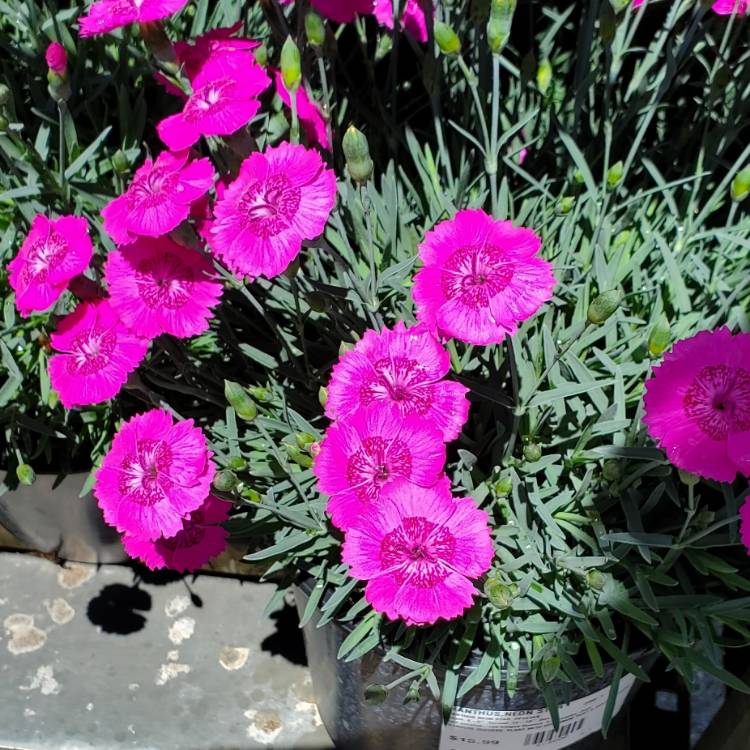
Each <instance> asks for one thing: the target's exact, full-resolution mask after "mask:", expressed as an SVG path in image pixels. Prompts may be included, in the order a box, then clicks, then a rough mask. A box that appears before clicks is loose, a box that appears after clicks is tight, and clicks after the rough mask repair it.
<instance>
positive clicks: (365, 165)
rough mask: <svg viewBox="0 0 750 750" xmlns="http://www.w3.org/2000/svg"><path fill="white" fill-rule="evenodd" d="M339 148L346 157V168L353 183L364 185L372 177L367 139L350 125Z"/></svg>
mask: <svg viewBox="0 0 750 750" xmlns="http://www.w3.org/2000/svg"><path fill="white" fill-rule="evenodd" d="M341 148H342V150H343V151H344V156H345V157H346V168H347V170H348V172H349V174H350V175H351V178H352V179H353V180H354V181H355V182H359V183H364V182H367V180H369V179H370V176H371V175H372V168H373V164H372V159H371V158H370V146H369V145H368V143H367V137H366V136H365V134H364V133H363V132H362V131H361V130H357V128H355V127H354V125H350V126H349V127H348V128H347V130H346V133H344V137H343V138H342V140H341Z"/></svg>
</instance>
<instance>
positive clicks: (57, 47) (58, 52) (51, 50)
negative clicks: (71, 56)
mask: <svg viewBox="0 0 750 750" xmlns="http://www.w3.org/2000/svg"><path fill="white" fill-rule="evenodd" d="M44 59H45V60H46V61H47V67H48V68H49V69H50V70H51V71H52V72H53V73H55V74H57V75H59V76H63V75H65V73H66V71H67V69H68V53H67V52H66V51H65V47H63V46H62V44H60V43H59V42H52V44H50V45H49V47H47V51H46V52H45V53H44Z"/></svg>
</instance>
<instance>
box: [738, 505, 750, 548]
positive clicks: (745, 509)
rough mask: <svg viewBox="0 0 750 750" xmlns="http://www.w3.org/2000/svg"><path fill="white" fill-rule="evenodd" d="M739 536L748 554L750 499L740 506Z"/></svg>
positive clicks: (749, 546) (749, 541) (749, 545)
mask: <svg viewBox="0 0 750 750" xmlns="http://www.w3.org/2000/svg"><path fill="white" fill-rule="evenodd" d="M740 538H741V539H742V543H743V544H744V545H745V547H747V551H748V554H750V500H745V504H744V505H743V506H742V507H741V508H740Z"/></svg>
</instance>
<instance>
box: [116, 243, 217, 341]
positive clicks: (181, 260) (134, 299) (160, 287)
mask: <svg viewBox="0 0 750 750" xmlns="http://www.w3.org/2000/svg"><path fill="white" fill-rule="evenodd" d="M104 278H105V281H106V282H107V287H108V288H109V294H110V304H111V305H112V307H114V308H115V310H117V312H118V313H119V314H120V317H121V318H122V320H123V322H124V323H125V325H127V326H129V327H130V329H131V330H132V331H133V332H134V333H137V334H138V335H140V336H147V337H149V338H154V337H155V336H159V335H160V334H162V333H169V334H171V335H172V336H176V337H178V338H188V337H190V336H197V335H198V334H199V333H203V332H204V331H205V330H206V329H207V328H208V321H209V319H210V318H211V317H212V315H213V313H212V312H211V308H212V307H215V306H216V304H217V303H218V301H219V297H220V296H221V292H222V289H223V285H222V283H221V281H219V280H218V278H217V276H216V273H215V271H214V269H213V266H212V265H211V263H210V262H209V261H208V259H207V258H205V257H204V256H202V255H201V254H200V253H199V252H198V251H197V250H192V249H190V248H187V247H183V246H182V245H178V244H177V243H176V242H174V241H173V240H171V239H170V238H169V237H157V238H151V237H139V238H138V239H137V240H136V241H135V242H133V243H131V244H129V245H123V246H122V247H121V248H120V249H119V250H116V251H114V252H111V253H110V254H109V256H108V257H107V263H106V265H105V268H104Z"/></svg>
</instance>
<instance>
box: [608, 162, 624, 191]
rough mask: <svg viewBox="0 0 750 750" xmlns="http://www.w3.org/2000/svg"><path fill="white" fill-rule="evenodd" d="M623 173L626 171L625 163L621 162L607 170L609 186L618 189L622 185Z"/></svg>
mask: <svg viewBox="0 0 750 750" xmlns="http://www.w3.org/2000/svg"><path fill="white" fill-rule="evenodd" d="M623 171H624V165H623V163H622V162H621V161H616V162H615V163H614V164H613V165H612V166H611V167H610V168H609V169H608V170H607V185H609V186H610V187H611V188H613V187H617V186H618V185H619V184H620V181H621V180H622V175H623Z"/></svg>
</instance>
